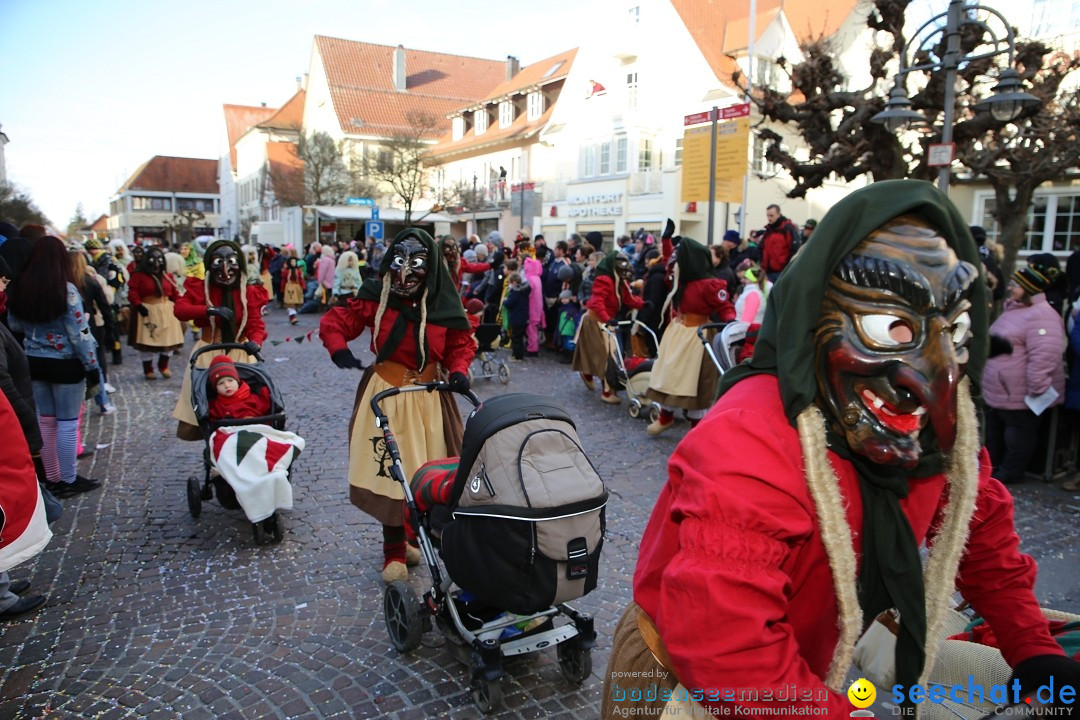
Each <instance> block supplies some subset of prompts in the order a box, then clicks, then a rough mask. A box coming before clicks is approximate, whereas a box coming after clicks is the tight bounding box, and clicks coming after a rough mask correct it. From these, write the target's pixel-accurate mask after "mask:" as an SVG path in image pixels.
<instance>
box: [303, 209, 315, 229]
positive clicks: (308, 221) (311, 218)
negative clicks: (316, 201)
mask: <svg viewBox="0 0 1080 720" xmlns="http://www.w3.org/2000/svg"><path fill="white" fill-rule="evenodd" d="M314 223H315V213H313V212H311V210H308V211H307V212H306V213H304V224H305V225H307V226H308V227H311V226H312V225H313V224H314Z"/></svg>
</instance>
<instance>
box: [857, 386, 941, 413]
mask: <svg viewBox="0 0 1080 720" xmlns="http://www.w3.org/2000/svg"><path fill="white" fill-rule="evenodd" d="M862 396H863V400H865V401H866V402H867V403H869V404H870V405H873V406H874V409H875V410H880V411H881V414H882V415H888V416H890V417H898V416H899V415H925V414H926V407H925V406H923V405H920V406H919V407H917V408H916V409H915V410H913V411H911V412H910V413H898V412H895V411H894V410H892V409H891V408H889V407H887V406H886V405H885V401H884V400H882V399H881V398H880V397H878V396H877V395H876V394H875V393H874V391H873V390H870V389H869V388H867V389H864V390H863V391H862Z"/></svg>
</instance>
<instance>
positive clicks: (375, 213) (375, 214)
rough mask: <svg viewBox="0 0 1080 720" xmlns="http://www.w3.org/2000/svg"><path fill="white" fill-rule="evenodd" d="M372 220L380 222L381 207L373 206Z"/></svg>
mask: <svg viewBox="0 0 1080 720" xmlns="http://www.w3.org/2000/svg"><path fill="white" fill-rule="evenodd" d="M371 219H372V220H378V219H379V206H378V205H372V206H371Z"/></svg>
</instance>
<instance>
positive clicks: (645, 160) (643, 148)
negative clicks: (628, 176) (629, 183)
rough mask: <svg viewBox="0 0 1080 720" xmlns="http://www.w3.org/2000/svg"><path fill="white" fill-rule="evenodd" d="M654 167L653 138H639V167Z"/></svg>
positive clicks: (639, 169) (639, 168)
mask: <svg viewBox="0 0 1080 720" xmlns="http://www.w3.org/2000/svg"><path fill="white" fill-rule="evenodd" d="M651 167H652V140H651V139H649V138H641V139H640V140H638V153H637V169H638V171H639V172H640V171H642V170H648V169H649V168H651Z"/></svg>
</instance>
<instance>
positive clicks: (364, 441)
mask: <svg viewBox="0 0 1080 720" xmlns="http://www.w3.org/2000/svg"><path fill="white" fill-rule="evenodd" d="M392 387H397V386H396V385H394V384H391V383H389V382H387V381H386V380H385V379H383V378H382V377H381V376H380V375H379V374H378V373H377V372H375V369H374V368H373V367H369V368H368V369H367V370H365V371H364V376H363V378H362V379H361V380H360V386H359V387H358V388H357V389H356V402H355V404H354V405H353V414H352V420H351V421H350V423H349V501H350V502H352V504H353V505H355V506H356V507H358V508H360V509H361V510H363V511H364V512H365V513H367V514H368V515H370V516H372V517H373V518H375V519H376V520H378V521H379V522H380V523H382V524H383V525H389V526H391V527H400V526H402V525H404V523H405V518H404V513H403V503H402V501H403V500H404V498H405V493H404V491H403V490H402V487H401V484H400V483H399V482H397V481H396V480H394V479H393V477H391V475H390V466H391V464H392V462H393V461H392V460H391V459H390V454H389V452H388V451H387V449H386V443H385V442H384V441H383V433H382V430H381V429H380V428H377V427H375V417H374V415H372V413H371V398H373V397H375V395H377V394H378V393H380V392H382V391H383V390H388V389H389V388H392ZM380 407H381V408H382V410H383V412H384V413H386V417H387V418H388V419H389V422H390V429H391V430H392V431H393V433H394V438H395V439H396V440H397V445H398V451H399V452H400V453H401V465H402V470H403V471H404V473H405V480H406V481H408V480H409V479H411V478H412V475H413V473H414V472H416V469H417V468H419V467H420V466H421V465H423V464H424V463H425V462H427V461H428V460H437V459H439V458H444V457H449V456H451V455H458V454H460V453H461V437H462V434H463V432H464V428H463V426H462V423H461V415H460V414H459V413H458V409H457V405H456V403H455V402H454V396H453V395H452V394H450V393H440V392H432V393H428V392H412V393H405V394H402V395H395V396H394V397H392V398H388V399H386V400H385V401H383V402H382V403H381V404H380Z"/></svg>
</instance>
